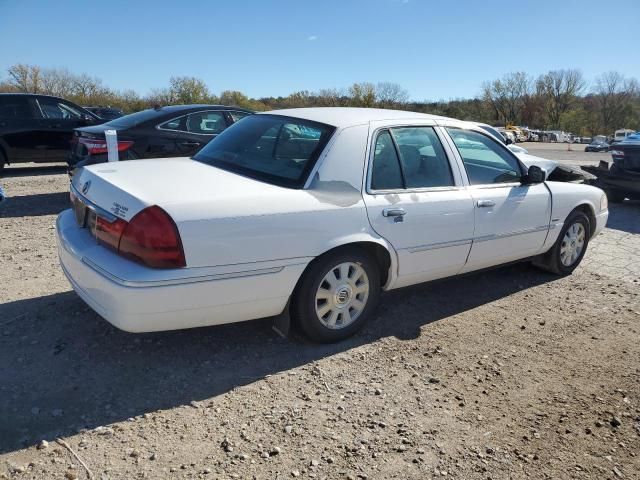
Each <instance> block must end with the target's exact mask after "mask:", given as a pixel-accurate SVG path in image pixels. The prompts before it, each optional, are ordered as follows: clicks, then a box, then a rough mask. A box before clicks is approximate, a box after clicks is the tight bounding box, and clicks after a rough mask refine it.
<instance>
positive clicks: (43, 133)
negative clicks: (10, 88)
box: [0, 93, 102, 170]
mask: <svg viewBox="0 0 640 480" xmlns="http://www.w3.org/2000/svg"><path fill="white" fill-rule="evenodd" d="M101 122H102V120H100V119H99V118H98V117H97V116H96V115H94V114H92V113H91V112H88V111H87V110H85V109H84V108H82V107H79V106H78V105H76V104H74V103H71V102H69V101H67V100H64V99H62V98H58V97H51V96H49V95H35V94H29V93H0V170H2V168H4V165H5V164H6V163H20V162H64V161H66V159H67V155H68V154H69V148H70V145H71V138H72V137H73V130H74V129H75V128H78V127H83V126H86V125H94V124H96V123H101Z"/></svg>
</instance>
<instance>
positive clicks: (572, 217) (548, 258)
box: [533, 210, 591, 275]
mask: <svg viewBox="0 0 640 480" xmlns="http://www.w3.org/2000/svg"><path fill="white" fill-rule="evenodd" d="M575 224H580V225H582V228H583V229H584V244H583V246H582V250H581V251H580V253H579V255H578V256H577V257H576V259H575V260H573V262H572V263H571V264H569V265H565V263H563V262H562V258H561V250H562V247H563V244H564V243H565V235H566V234H567V231H568V230H569V229H570V228H572V227H573V226H574V225H575ZM590 232H591V224H590V222H589V217H587V216H586V215H585V214H584V213H583V212H581V211H576V210H574V211H573V212H571V213H570V214H569V216H568V217H567V219H566V221H565V222H564V226H563V227H562V230H561V231H560V235H558V239H557V240H556V243H555V244H554V245H553V247H551V249H550V250H549V251H548V252H547V253H545V254H544V255H542V256H541V257H540V258H538V259H536V260H534V262H533V264H534V265H535V266H537V267H540V268H542V269H544V270H547V271H549V272H552V273H555V274H556V275H570V274H571V273H573V271H574V270H575V269H576V268H577V267H578V265H580V262H581V261H582V258H583V257H584V254H585V253H586V251H587V247H588V246H589V237H590V235H591V234H590Z"/></svg>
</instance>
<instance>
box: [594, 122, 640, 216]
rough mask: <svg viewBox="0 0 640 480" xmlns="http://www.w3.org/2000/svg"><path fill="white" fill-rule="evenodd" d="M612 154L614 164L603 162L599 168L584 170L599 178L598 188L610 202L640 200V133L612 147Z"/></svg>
mask: <svg viewBox="0 0 640 480" xmlns="http://www.w3.org/2000/svg"><path fill="white" fill-rule="evenodd" d="M610 152H611V157H612V159H613V162H612V163H609V162H605V161H601V162H600V165H598V166H597V167H582V168H584V169H585V170H588V171H589V172H591V173H593V174H594V175H596V176H597V177H598V186H599V187H601V188H602V189H603V190H604V191H605V192H607V197H608V198H609V201H610V202H613V203H618V202H622V201H623V200H624V199H625V198H629V199H640V132H639V133H636V134H633V135H629V136H628V137H627V138H626V139H625V140H623V141H620V142H618V143H615V144H613V145H611V148H610Z"/></svg>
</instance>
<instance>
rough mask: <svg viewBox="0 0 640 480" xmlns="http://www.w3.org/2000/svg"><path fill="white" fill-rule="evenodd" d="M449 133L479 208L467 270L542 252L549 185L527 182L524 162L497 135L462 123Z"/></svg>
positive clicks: (472, 195) (548, 214) (548, 216)
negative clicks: (462, 127) (466, 128)
mask: <svg viewBox="0 0 640 480" xmlns="http://www.w3.org/2000/svg"><path fill="white" fill-rule="evenodd" d="M447 132H448V133H449V135H450V137H451V139H452V141H453V143H454V144H455V146H456V147H457V150H458V152H459V154H460V156H461V157H462V162H463V164H464V166H465V170H466V172H467V176H468V179H469V184H470V187H469V192H470V194H471V197H472V198H473V203H474V209H475V215H474V217H475V229H474V233H473V245H472V247H471V253H470V254H469V259H468V260H467V265H466V266H465V268H464V269H463V271H465V272H467V271H471V270H477V269H480V268H485V267H490V266H493V265H499V264H501V263H507V262H511V261H514V260H519V259H522V258H526V257H529V256H532V255H536V254H537V253H540V249H541V248H542V246H543V244H544V241H545V239H546V237H547V232H548V231H549V223H550V220H551V194H550V193H549V190H548V189H547V186H546V185H545V184H544V183H539V184H534V185H525V184H523V183H522V177H523V175H524V174H525V171H524V170H523V166H522V165H521V164H520V162H519V161H518V159H517V158H516V157H515V156H514V155H513V154H512V153H511V152H510V151H509V150H508V149H506V148H505V147H504V146H503V145H501V144H500V143H498V142H497V141H496V140H495V139H493V138H492V137H490V136H488V135H484V134H482V133H479V132H477V131H474V130H465V129H460V128H448V129H447Z"/></svg>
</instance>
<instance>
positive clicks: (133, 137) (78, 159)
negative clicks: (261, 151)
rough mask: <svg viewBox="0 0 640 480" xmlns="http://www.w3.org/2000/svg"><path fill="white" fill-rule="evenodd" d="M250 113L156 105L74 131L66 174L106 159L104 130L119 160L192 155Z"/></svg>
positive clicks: (209, 107) (245, 111)
mask: <svg viewBox="0 0 640 480" xmlns="http://www.w3.org/2000/svg"><path fill="white" fill-rule="evenodd" d="M252 113H253V112H251V111H249V110H244V109H242V108H237V107H225V106H222V105H172V106H168V107H160V106H157V107H155V108H151V109H148V110H142V111H140V112H136V113H132V114H130V115H125V116H124V117H119V118H116V119H115V120H111V121H109V122H107V123H103V124H101V125H93V126H90V127H84V128H77V129H76V130H75V131H74V134H73V139H72V149H71V154H70V155H69V157H68V162H69V168H70V173H73V170H74V169H76V168H80V167H85V166H87V165H93V164H96V163H104V162H106V161H107V159H108V152H107V139H106V136H105V131H106V130H115V132H116V135H117V141H118V147H117V149H118V156H119V159H120V160H135V159H141V158H167V157H185V156H191V155H193V154H195V153H196V152H197V151H198V150H200V148H202V146H203V145H206V144H207V143H208V142H209V141H210V140H211V139H212V138H215V137H216V135H218V134H219V133H220V132H222V131H223V130H224V129H225V128H227V127H228V126H229V125H232V124H233V123H234V122H236V121H238V120H239V119H241V118H244V117H246V116H247V115H251V114H252Z"/></svg>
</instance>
